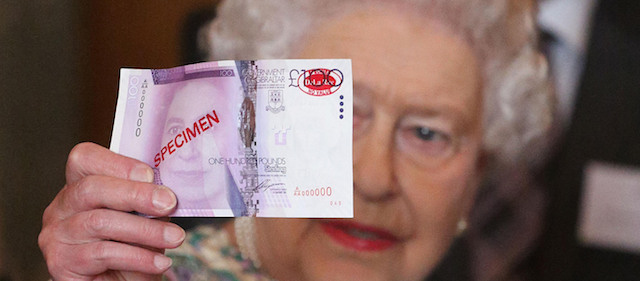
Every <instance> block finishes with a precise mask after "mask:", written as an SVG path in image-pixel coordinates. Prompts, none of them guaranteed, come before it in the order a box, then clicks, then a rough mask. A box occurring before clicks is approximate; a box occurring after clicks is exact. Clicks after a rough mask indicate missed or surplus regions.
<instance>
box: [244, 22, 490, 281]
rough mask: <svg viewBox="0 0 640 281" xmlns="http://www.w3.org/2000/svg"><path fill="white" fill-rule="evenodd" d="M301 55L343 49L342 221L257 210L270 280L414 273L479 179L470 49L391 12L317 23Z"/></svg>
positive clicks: (437, 249)
mask: <svg viewBox="0 0 640 281" xmlns="http://www.w3.org/2000/svg"><path fill="white" fill-rule="evenodd" d="M313 31H314V32H313V33H312V34H311V35H310V37H309V38H308V41H306V42H307V44H306V46H305V47H304V49H303V50H302V53H301V54H300V57H301V58H351V59H352V64H353V77H354V85H355V87H354V95H355V99H354V120H353V123H354V124H353V126H354V139H353V147H354V151H353V156H354V166H353V167H354V205H355V210H354V211H355V217H354V219H343V220H330V219H326V220H325V219H258V220H257V221H256V224H257V229H258V230H257V233H258V235H257V238H256V239H257V240H256V241H257V242H256V243H257V247H258V251H259V255H260V257H261V260H262V263H263V268H264V269H265V270H266V271H267V272H268V273H269V274H270V275H272V276H273V277H274V278H276V279H279V280H420V279H422V278H423V277H424V276H425V275H427V274H428V273H429V272H430V271H431V270H432V269H433V268H434V266H435V265H436V264H437V262H438V261H439V260H440V258H441V257H442V256H443V254H444V253H445V252H446V250H447V249H448V248H449V246H450V243H451V242H452V240H453V239H454V237H455V235H456V224H457V222H458V221H459V220H460V219H461V218H464V217H465V216H466V214H467V212H468V211H469V209H470V206H471V204H472V201H473V198H474V196H475V191H476V187H477V185H478V183H479V179H480V165H479V162H480V160H479V159H480V154H481V139H482V128H481V120H482V118H481V115H482V98H481V93H480V89H481V85H480V84H481V81H480V73H479V66H478V61H477V59H476V57H475V55H474V54H473V53H472V50H471V49H470V47H469V46H468V45H467V44H466V43H465V42H464V41H462V40H460V39H459V38H457V37H455V36H453V35H452V34H451V33H449V32H448V31H447V30H445V29H443V28H440V27H439V26H437V25H434V24H433V23H430V22H429V21H425V20H420V19H416V18H414V17H411V16H408V15H407V14H403V13H399V12H394V11H392V10H385V11H382V10H367V11H366V12H356V13H352V14H350V15H348V16H346V17H344V18H341V19H339V20H335V21H331V22H329V23H327V24H325V25H322V26H319V27H317V28H315V29H314V30H313Z"/></svg>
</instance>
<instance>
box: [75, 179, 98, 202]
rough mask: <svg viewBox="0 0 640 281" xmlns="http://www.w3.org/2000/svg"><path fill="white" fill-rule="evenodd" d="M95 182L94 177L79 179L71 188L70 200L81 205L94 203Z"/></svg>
mask: <svg viewBox="0 0 640 281" xmlns="http://www.w3.org/2000/svg"><path fill="white" fill-rule="evenodd" d="M96 185H97V180H96V177H95V176H87V177H84V178H82V179H80V180H79V181H78V182H77V183H76V184H74V185H73V188H72V192H71V193H72V194H73V195H72V200H74V201H75V202H77V203H78V204H81V205H91V203H94V193H95V192H96Z"/></svg>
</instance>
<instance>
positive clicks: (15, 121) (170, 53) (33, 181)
mask: <svg viewBox="0 0 640 281" xmlns="http://www.w3.org/2000/svg"><path fill="white" fill-rule="evenodd" d="M216 2H217V1H215V0H197V1H196V0H189V1H184V0H182V1H168V0H142V1H80V0H75V1H62V0H47V1H44V0H32V1H22V0H0V280H3V278H5V279H6V278H8V279H9V280H13V281H31V280H47V279H48V278H49V277H48V273H47V272H46V265H45V263H44V260H43V258H42V255H41V253H40V250H39V248H38V245H37V236H38V233H39V231H40V227H41V216H42V212H43V211H44V209H45V207H46V206H47V205H48V203H49V202H50V201H51V200H52V199H53V197H54V196H55V194H56V193H57V192H58V190H60V188H62V186H63V185H64V165H65V162H66V157H67V154H68V152H69V150H70V149H71V148H72V147H73V146H74V145H75V144H77V143H79V142H82V141H91V142H95V143H98V144H101V145H103V146H108V144H109V140H110V135H111V126H112V122H113V115H114V112H115V102H116V95H117V87H118V78H119V69H120V68H121V67H140V68H166V67H172V66H177V65H180V64H182V63H183V62H185V61H190V60H191V61H192V60H193V59H194V58H193V57H187V56H186V55H185V54H184V53H185V51H184V50H185V48H184V46H185V43H184V41H185V40H186V39H187V38H186V37H188V36H187V35H188V34H189V33H188V32H186V31H185V30H184V29H185V26H188V25H189V21H190V20H191V21H193V20H194V19H196V20H197V18H199V17H201V15H198V14H197V13H198V12H199V13H203V12H202V11H211V10H213V8H214V7H215V3H216ZM194 13H195V14H194ZM205 13H206V12H205ZM189 19H190V20H189ZM187 53H189V52H187Z"/></svg>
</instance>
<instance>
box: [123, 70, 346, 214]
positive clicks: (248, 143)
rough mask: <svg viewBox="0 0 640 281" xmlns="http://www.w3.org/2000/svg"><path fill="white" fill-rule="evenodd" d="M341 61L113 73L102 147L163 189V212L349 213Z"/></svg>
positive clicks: (343, 73) (344, 80) (344, 72)
mask: <svg viewBox="0 0 640 281" xmlns="http://www.w3.org/2000/svg"><path fill="white" fill-rule="evenodd" d="M352 109H353V87H352V77H351V61H350V60H347V59H326V60H256V61H217V62H205V63H198V64H192V65H186V66H180V67H176V68H170V69H126V68H125V69H122V70H121V72H120V88H119V93H118V102H117V108H116V116H115V121H114V126H113V134H112V139H111V150H113V151H115V152H117V153H120V154H123V155H126V156H129V157H132V158H136V159H139V160H142V161H144V162H146V163H148V164H149V165H150V166H151V167H152V168H153V170H154V173H155V183H157V184H162V185H165V186H168V187H169V188H171V189H172V190H173V191H174V192H175V194H176V196H177V198H178V207H177V210H176V212H175V213H174V214H173V216H198V217H199V216H207V217H231V216H258V217H332V218H340V217H353V172H352V156H351V155H352V152H351V145H352V119H353V114H352Z"/></svg>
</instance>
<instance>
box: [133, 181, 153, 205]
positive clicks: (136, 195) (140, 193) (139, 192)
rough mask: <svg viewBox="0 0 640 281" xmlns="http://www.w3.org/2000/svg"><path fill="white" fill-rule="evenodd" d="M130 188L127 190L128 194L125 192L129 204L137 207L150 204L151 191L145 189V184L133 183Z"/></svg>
mask: <svg viewBox="0 0 640 281" xmlns="http://www.w3.org/2000/svg"><path fill="white" fill-rule="evenodd" d="M131 187H132V188H130V189H128V191H129V192H127V195H128V197H129V198H128V199H129V200H130V202H134V203H135V204H137V205H142V204H145V203H146V202H151V197H152V194H151V193H152V190H151V189H150V188H147V187H148V185H147V184H143V183H134V184H133V186H131Z"/></svg>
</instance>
